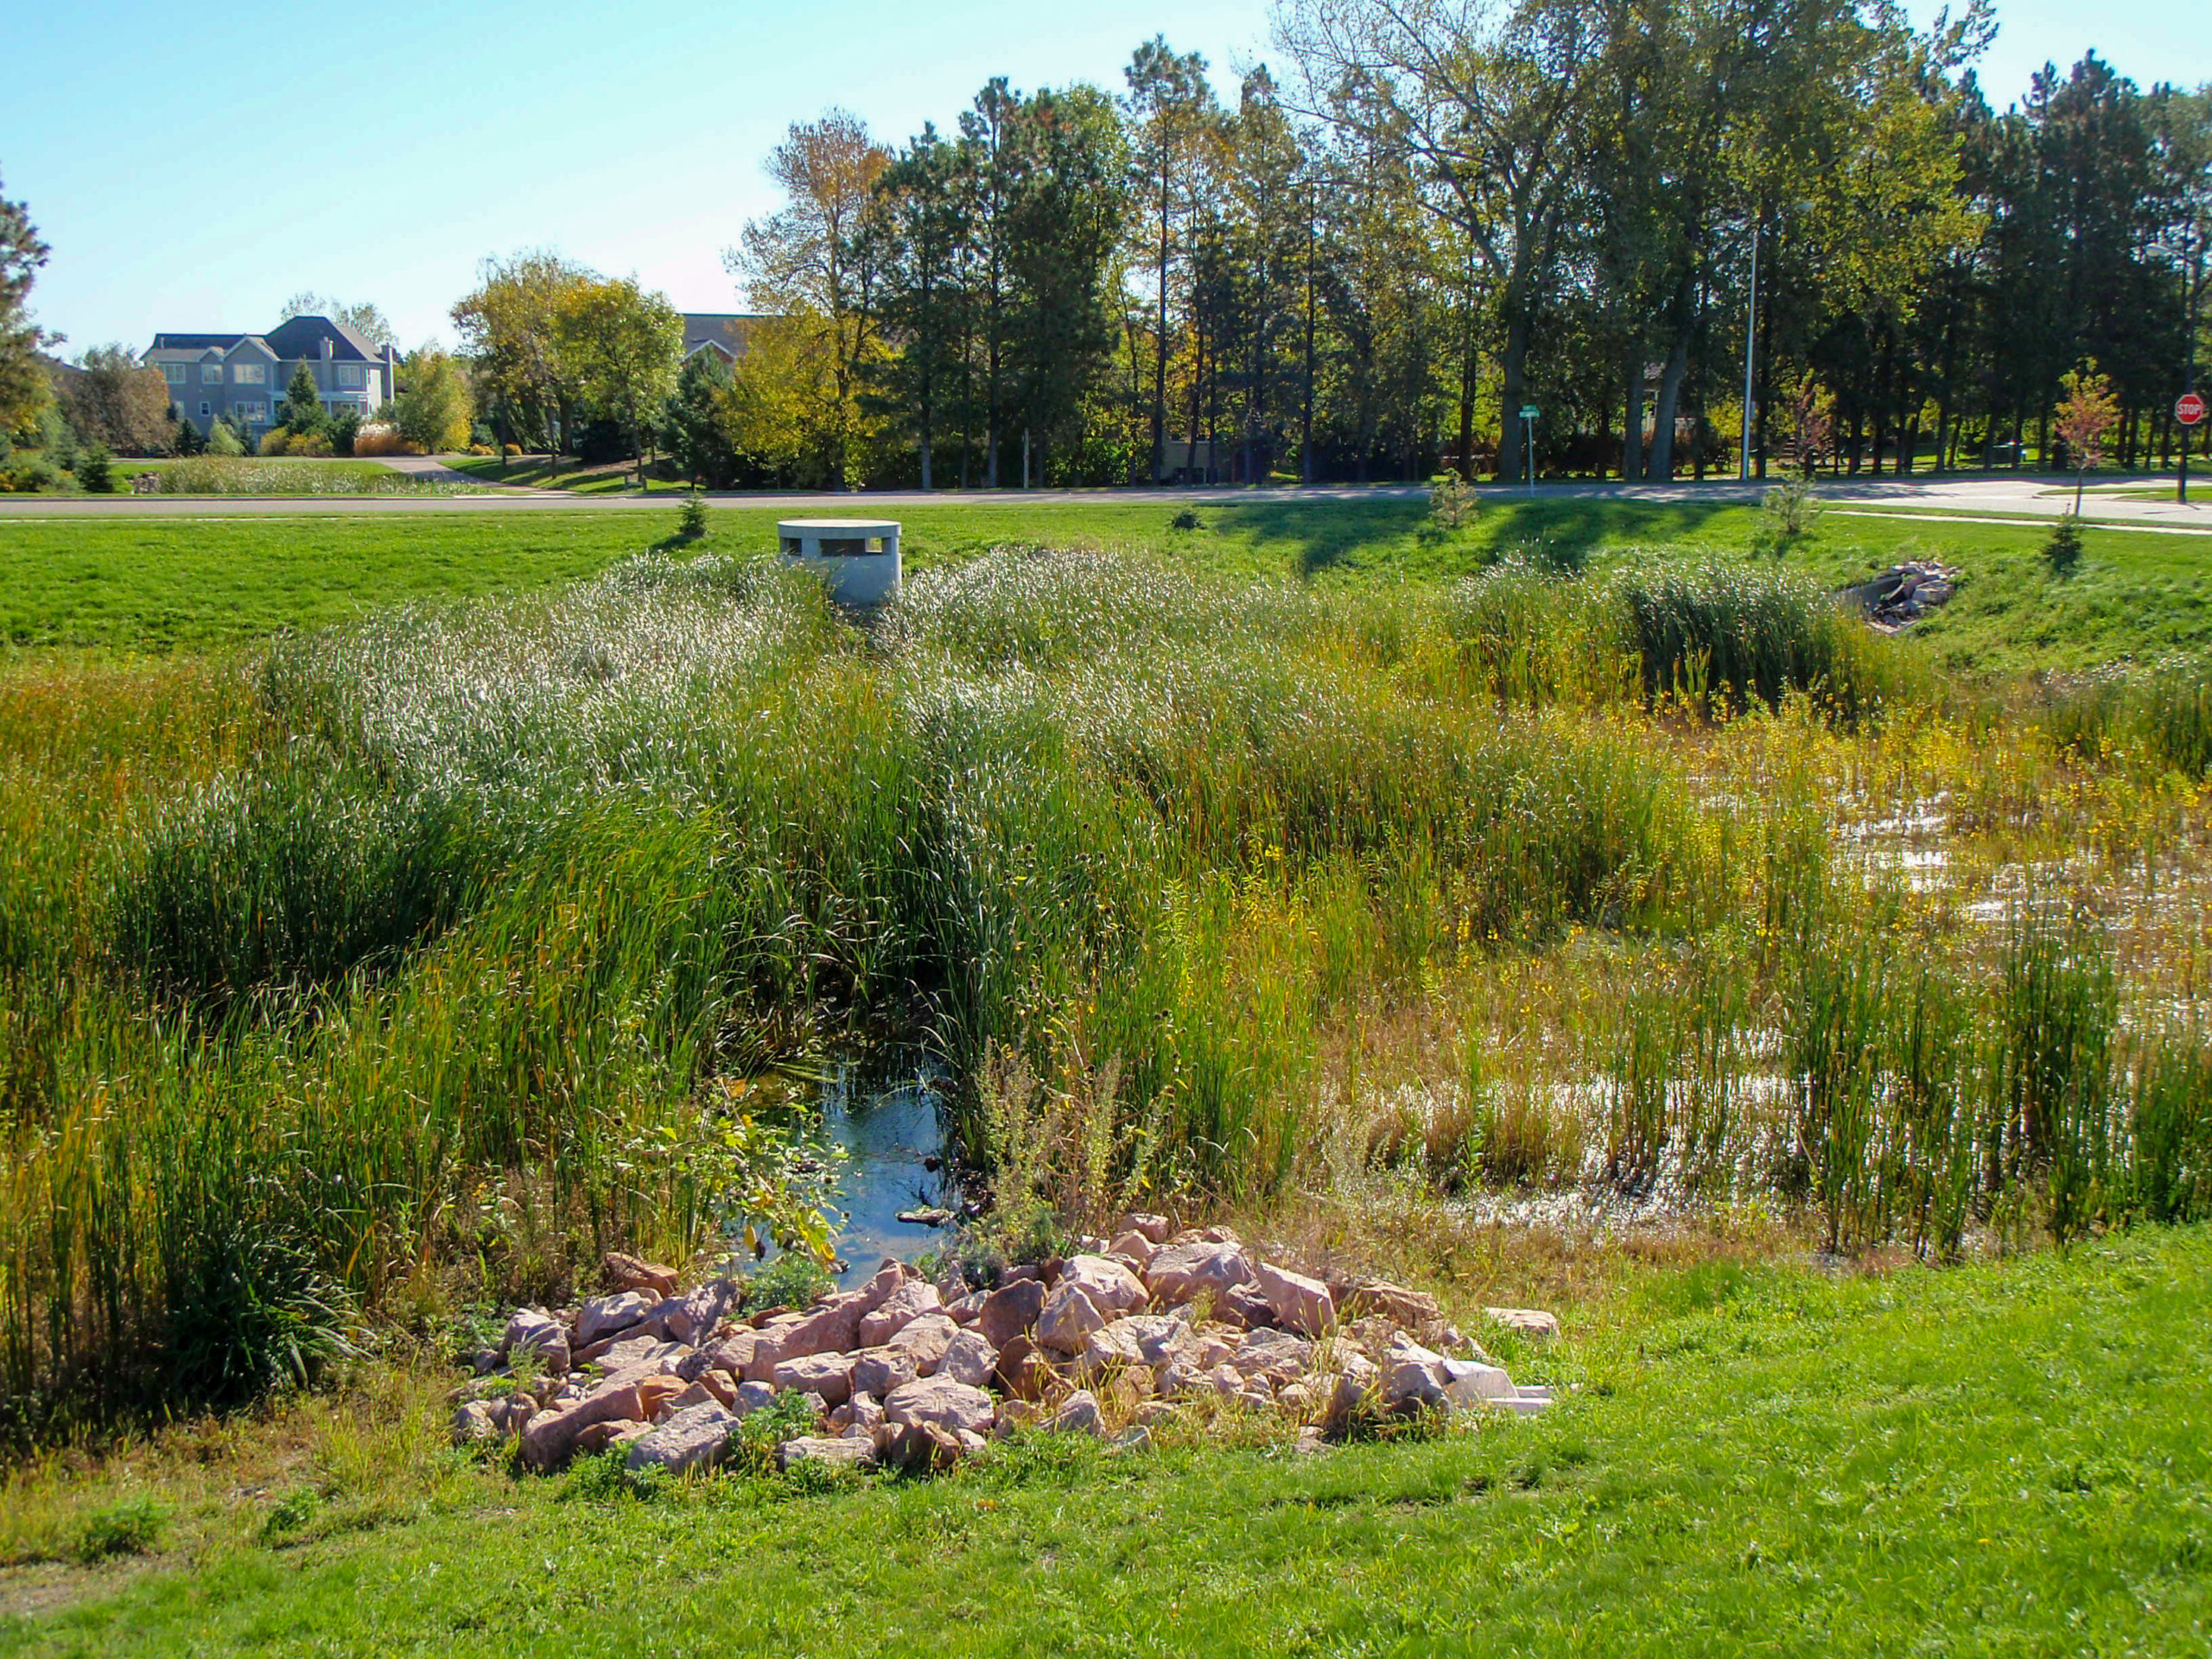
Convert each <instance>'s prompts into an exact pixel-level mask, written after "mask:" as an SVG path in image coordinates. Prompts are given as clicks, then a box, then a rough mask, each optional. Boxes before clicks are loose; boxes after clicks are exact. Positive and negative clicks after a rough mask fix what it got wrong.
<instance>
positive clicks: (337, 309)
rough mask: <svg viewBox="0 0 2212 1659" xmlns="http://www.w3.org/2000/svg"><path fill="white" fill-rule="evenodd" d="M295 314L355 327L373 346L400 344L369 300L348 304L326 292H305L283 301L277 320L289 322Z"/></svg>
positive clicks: (353, 328) (354, 330)
mask: <svg viewBox="0 0 2212 1659" xmlns="http://www.w3.org/2000/svg"><path fill="white" fill-rule="evenodd" d="M294 317H327V318H328V319H329V320H330V321H333V322H334V323H337V324H338V325H339V326H340V327H345V328H350V329H352V330H353V332H354V333H355V334H359V335H360V337H361V338H362V339H364V340H367V341H368V342H369V344H370V345H372V346H397V344H399V336H398V335H397V334H394V333H393V332H392V327H391V323H389V322H387V321H385V315H384V313H383V312H381V311H379V310H378V309H377V308H376V307H375V306H373V305H371V304H370V303H369V302H367V301H366V300H362V301H359V302H357V303H355V304H353V305H347V304H346V303H345V302H343V301H341V300H334V299H332V298H331V297H330V296H328V295H327V294H315V293H311V292H306V291H302V292H301V293H298V294H295V295H293V296H292V297H291V298H290V299H289V300H287V301H285V302H284V314H283V316H281V317H279V318H278V319H277V321H279V322H289V321H291V320H292V319H293V318H294Z"/></svg>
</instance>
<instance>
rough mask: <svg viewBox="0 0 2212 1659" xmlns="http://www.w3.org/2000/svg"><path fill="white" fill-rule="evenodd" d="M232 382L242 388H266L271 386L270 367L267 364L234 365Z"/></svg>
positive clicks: (232, 366) (232, 367)
mask: <svg viewBox="0 0 2212 1659" xmlns="http://www.w3.org/2000/svg"><path fill="white" fill-rule="evenodd" d="M231 382H232V385H240V386H265V385H268V384H269V365H267V364H265V363H233V364H232V365H231Z"/></svg>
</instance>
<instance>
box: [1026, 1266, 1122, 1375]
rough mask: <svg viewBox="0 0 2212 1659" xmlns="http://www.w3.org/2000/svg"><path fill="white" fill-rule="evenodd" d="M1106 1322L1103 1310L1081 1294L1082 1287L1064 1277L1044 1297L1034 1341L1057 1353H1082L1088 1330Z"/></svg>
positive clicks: (1099, 1327) (1082, 1292)
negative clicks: (1042, 1310)
mask: <svg viewBox="0 0 2212 1659" xmlns="http://www.w3.org/2000/svg"><path fill="white" fill-rule="evenodd" d="M1090 1259H1092V1260H1095V1259H1096V1258H1095V1257H1094V1258H1090ZM1105 1324H1106V1315H1105V1313H1103V1312H1102V1311H1101V1310H1100V1308H1099V1307H1098V1306H1097V1304H1096V1303H1095V1302H1093V1301H1092V1300H1090V1297H1089V1296H1088V1295H1086V1294H1084V1288H1083V1286H1082V1285H1081V1284H1080V1283H1078V1282H1077V1281H1076V1280H1074V1279H1071V1278H1064V1279H1062V1280H1061V1281H1060V1282H1059V1284H1058V1286H1056V1287H1054V1288H1053V1291H1052V1294H1051V1295H1049V1296H1047V1297H1046V1299H1045V1309H1044V1312H1043V1313H1039V1315H1038V1317H1037V1343H1038V1345H1039V1347H1042V1348H1045V1349H1047V1350H1049V1351H1052V1352H1053V1353H1056V1354H1077V1353H1081V1352H1082V1351H1083V1345H1084V1343H1085V1342H1086V1341H1087V1340H1089V1338H1090V1333H1091V1332H1094V1331H1096V1330H1099V1329H1101V1328H1102V1327H1103V1326H1104V1325H1105Z"/></svg>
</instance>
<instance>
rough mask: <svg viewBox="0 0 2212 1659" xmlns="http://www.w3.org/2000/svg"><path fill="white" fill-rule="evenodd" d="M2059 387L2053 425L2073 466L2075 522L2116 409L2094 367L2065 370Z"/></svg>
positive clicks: (2109, 385) (2117, 414)
mask: <svg viewBox="0 0 2212 1659" xmlns="http://www.w3.org/2000/svg"><path fill="white" fill-rule="evenodd" d="M2059 384H2060V385H2061V386H2062V387H2063V389H2064V391H2065V393H2066V396H2065V398H2064V401H2063V402H2062V403H2061V404H2059V406H2058V418H2057V420H2056V423H2054V425H2055V428H2056V431H2057V434H2058V438H2059V442H2062V443H2063V444H2064V445H2065V446H2066V458H2067V460H2068V461H2071V462H2072V463H2073V465H2074V513H2075V517H2076V518H2079V517H2080V516H2081V512H2082V487H2083V486H2084V485H2085V484H2087V482H2088V476H2089V468H2091V467H2101V466H2103V465H2104V462H2105V437H2106V435H2107V434H2108V433H2109V432H2110V431H2111V430H2112V429H2113V423H2115V422H2116V421H2118V420H2119V418H2120V405H2119V404H2117V403H2115V402H2114V401H2113V395H2112V383H2111V382H2110V381H2109V380H2107V379H2106V378H2105V377H2104V376H2103V375H2101V374H2099V373H2098V372H2096V369H2095V366H2094V365H2090V366H2088V367H2086V368H2080V369H2069V370H2068V371H2067V372H2066V375H2065V378H2063V380H2062V381H2061V382H2060V383H2059Z"/></svg>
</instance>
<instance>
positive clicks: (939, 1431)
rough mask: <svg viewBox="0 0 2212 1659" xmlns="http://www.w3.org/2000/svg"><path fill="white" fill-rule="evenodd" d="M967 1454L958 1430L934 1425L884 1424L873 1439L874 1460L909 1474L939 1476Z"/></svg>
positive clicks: (913, 1423)
mask: <svg viewBox="0 0 2212 1659" xmlns="http://www.w3.org/2000/svg"><path fill="white" fill-rule="evenodd" d="M966 1452H967V1447H966V1446H964V1445H963V1444H962V1442H961V1439H960V1435H959V1433H958V1432H957V1431H956V1430H953V1429H949V1428H945V1427H942V1426H940V1425H938V1424H937V1423H933V1422H912V1423H900V1424H899V1425H898V1426H897V1427H893V1426H892V1425H890V1424H889V1423H886V1424H885V1425H884V1427H883V1428H882V1429H881V1430H880V1431H879V1432H878V1433H877V1434H876V1436H875V1457H876V1461H877V1462H878V1463H881V1464H884V1465H887V1466H889V1467H891V1468H893V1469H899V1470H903V1471H905V1472H906V1473H907V1474H910V1475H928V1474H937V1473H939V1472H941V1471H944V1470H947V1469H950V1468H951V1467H952V1465H954V1464H956V1463H957V1462H959V1461H960V1459H962V1458H963V1456H964V1455H966Z"/></svg>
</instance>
